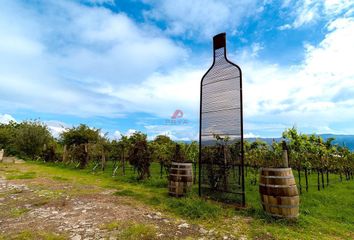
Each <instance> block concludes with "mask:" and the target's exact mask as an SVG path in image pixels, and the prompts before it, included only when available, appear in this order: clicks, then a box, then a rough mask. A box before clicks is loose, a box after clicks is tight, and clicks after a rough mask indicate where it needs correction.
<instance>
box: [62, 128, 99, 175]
mask: <svg viewBox="0 0 354 240" xmlns="http://www.w3.org/2000/svg"><path fill="white" fill-rule="evenodd" d="M60 138H61V142H62V143H63V144H64V145H67V146H69V147H70V149H71V153H72V157H74V158H76V159H77V160H78V161H79V167H80V168H85V167H86V165H87V163H88V161H89V153H88V144H89V143H97V142H98V140H99V139H100V129H95V128H89V127H88V126H87V125H85V124H80V125H79V126H78V127H72V128H69V129H66V131H64V132H63V133H61V134H60Z"/></svg>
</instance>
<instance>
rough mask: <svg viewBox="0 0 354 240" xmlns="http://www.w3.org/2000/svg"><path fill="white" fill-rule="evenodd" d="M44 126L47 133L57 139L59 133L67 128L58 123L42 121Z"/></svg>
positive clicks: (63, 124) (64, 124)
mask: <svg viewBox="0 0 354 240" xmlns="http://www.w3.org/2000/svg"><path fill="white" fill-rule="evenodd" d="M44 124H45V125H47V127H48V129H49V131H50V132H51V134H52V136H53V137H55V138H58V137H59V136H60V134H61V133H63V132H65V131H66V129H67V128H68V125H67V124H66V123H63V122H59V121H54V120H51V121H44Z"/></svg>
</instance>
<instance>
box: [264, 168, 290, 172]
mask: <svg viewBox="0 0 354 240" xmlns="http://www.w3.org/2000/svg"><path fill="white" fill-rule="evenodd" d="M259 170H260V171H269V172H271V171H273V172H285V171H289V170H291V168H261V169H259Z"/></svg>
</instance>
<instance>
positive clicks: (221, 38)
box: [213, 33, 226, 50]
mask: <svg viewBox="0 0 354 240" xmlns="http://www.w3.org/2000/svg"><path fill="white" fill-rule="evenodd" d="M213 43H214V50H216V49H219V48H223V47H226V33H219V34H218V35H215V36H214V37H213Z"/></svg>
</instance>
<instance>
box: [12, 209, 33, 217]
mask: <svg viewBox="0 0 354 240" xmlns="http://www.w3.org/2000/svg"><path fill="white" fill-rule="evenodd" d="M28 211H29V209H27V208H12V209H11V211H10V213H11V217H19V216H21V215H22V214H25V213H26V212H28Z"/></svg>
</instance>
